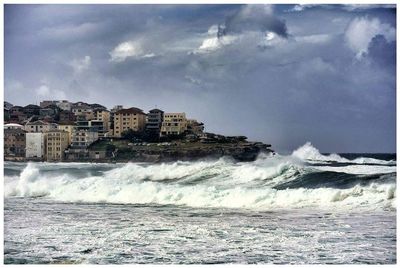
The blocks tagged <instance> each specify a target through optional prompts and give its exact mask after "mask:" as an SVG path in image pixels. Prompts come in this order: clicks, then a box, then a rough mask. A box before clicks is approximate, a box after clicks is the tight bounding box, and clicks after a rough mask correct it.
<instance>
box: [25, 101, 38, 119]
mask: <svg viewBox="0 0 400 268" xmlns="http://www.w3.org/2000/svg"><path fill="white" fill-rule="evenodd" d="M23 112H24V114H26V116H27V117H31V116H33V115H39V114H40V106H37V105H34V104H29V105H26V106H25V107H24V108H23Z"/></svg>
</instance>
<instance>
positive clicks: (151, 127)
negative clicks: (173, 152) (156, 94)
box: [146, 109, 164, 135]
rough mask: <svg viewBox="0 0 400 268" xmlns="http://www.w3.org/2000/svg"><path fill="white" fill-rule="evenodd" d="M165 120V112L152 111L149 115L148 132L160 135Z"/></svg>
mask: <svg viewBox="0 0 400 268" xmlns="http://www.w3.org/2000/svg"><path fill="white" fill-rule="evenodd" d="M163 120H164V111H161V110H159V109H152V110H150V111H149V113H148V114H147V121H146V130H147V131H149V132H152V133H156V134H158V135H160V130H161V126H162V122H163Z"/></svg>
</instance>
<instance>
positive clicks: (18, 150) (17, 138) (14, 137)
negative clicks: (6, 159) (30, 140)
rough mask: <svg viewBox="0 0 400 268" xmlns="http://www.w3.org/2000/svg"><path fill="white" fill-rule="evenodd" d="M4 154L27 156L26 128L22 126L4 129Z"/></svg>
mask: <svg viewBox="0 0 400 268" xmlns="http://www.w3.org/2000/svg"><path fill="white" fill-rule="evenodd" d="M4 156H13V157H24V156H25V130H23V129H21V128H8V129H4Z"/></svg>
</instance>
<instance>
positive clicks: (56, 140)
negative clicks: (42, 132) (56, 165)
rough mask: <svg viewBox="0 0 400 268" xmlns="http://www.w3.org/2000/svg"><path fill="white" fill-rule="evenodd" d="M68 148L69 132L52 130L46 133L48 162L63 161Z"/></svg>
mask: <svg viewBox="0 0 400 268" xmlns="http://www.w3.org/2000/svg"><path fill="white" fill-rule="evenodd" d="M67 146H68V132H66V131H63V130H58V129H55V130H50V131H48V132H47V133H46V159H47V161H61V160H63V159H64V151H65V149H66V148H67Z"/></svg>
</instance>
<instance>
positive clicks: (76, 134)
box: [71, 128, 99, 149]
mask: <svg viewBox="0 0 400 268" xmlns="http://www.w3.org/2000/svg"><path fill="white" fill-rule="evenodd" d="M98 139H99V134H98V133H97V132H96V131H94V130H93V129H77V128H75V129H74V131H73V132H72V140H71V148H85V149H86V148H87V147H88V146H89V145H90V144H92V143H93V142H95V141H97V140H98Z"/></svg>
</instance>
